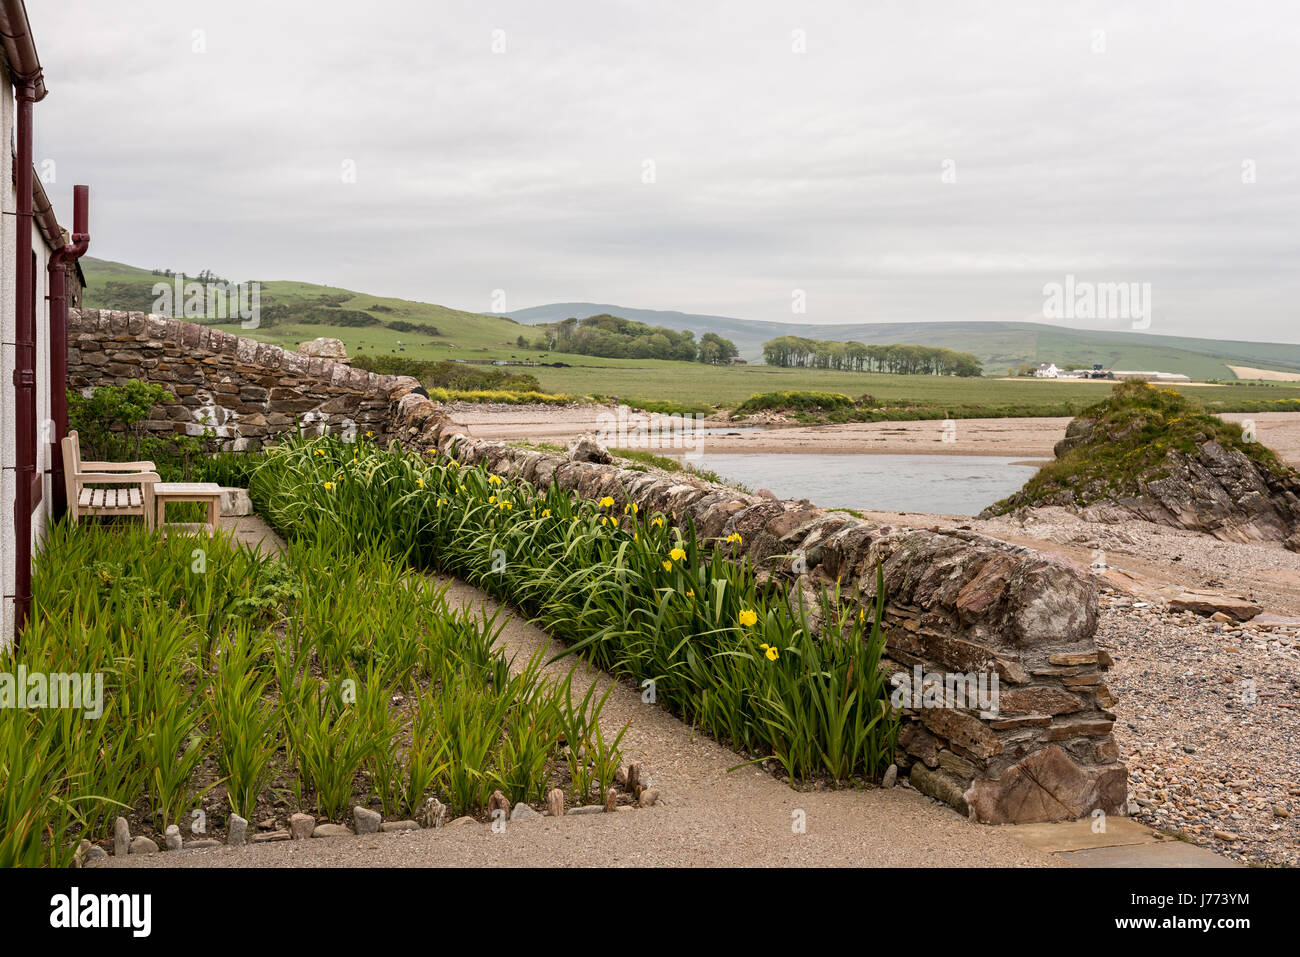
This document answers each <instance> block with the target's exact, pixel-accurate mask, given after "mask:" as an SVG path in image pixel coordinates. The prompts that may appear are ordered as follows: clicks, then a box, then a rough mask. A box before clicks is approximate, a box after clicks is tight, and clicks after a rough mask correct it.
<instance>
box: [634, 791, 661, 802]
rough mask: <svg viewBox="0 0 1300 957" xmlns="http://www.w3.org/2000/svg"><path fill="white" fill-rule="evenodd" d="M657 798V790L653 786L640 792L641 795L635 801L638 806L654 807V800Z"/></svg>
mask: <svg viewBox="0 0 1300 957" xmlns="http://www.w3.org/2000/svg"><path fill="white" fill-rule="evenodd" d="M658 800H659V792H658V791H657V790H655V789H654V788H646V789H645V790H644V791H642V792H641V796H640V797H639V798H637V801H636V803H637V805H638V806H639V807H654V805H655V802H656V801H658Z"/></svg>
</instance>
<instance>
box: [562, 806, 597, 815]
mask: <svg viewBox="0 0 1300 957" xmlns="http://www.w3.org/2000/svg"><path fill="white" fill-rule="evenodd" d="M564 813H565V814H604V813H605V805H603V804H584V805H583V806H582V807H571V808H569V809H568V810H567V811H565V812H564Z"/></svg>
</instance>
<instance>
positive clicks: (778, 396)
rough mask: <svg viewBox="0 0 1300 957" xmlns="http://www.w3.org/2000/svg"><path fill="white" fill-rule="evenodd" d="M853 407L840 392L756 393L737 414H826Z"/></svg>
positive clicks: (737, 409) (743, 403)
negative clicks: (774, 412)
mask: <svg viewBox="0 0 1300 957" xmlns="http://www.w3.org/2000/svg"><path fill="white" fill-rule="evenodd" d="M853 405H854V402H853V400H852V399H850V398H849V397H848V396H847V395H843V394H841V393H839V392H756V393H754V394H753V395H751V396H750V397H749V398H748V399H746V400H745V401H744V402H742V403H740V405H738V406H736V412H740V413H744V412H762V411H766V410H771V409H779V410H792V411H798V412H826V411H829V410H831V409H847V408H852V407H853Z"/></svg>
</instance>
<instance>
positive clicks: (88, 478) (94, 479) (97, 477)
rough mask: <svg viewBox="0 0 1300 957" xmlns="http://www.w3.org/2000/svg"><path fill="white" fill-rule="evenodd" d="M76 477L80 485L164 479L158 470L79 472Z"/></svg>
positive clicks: (131, 482) (132, 483) (136, 482)
mask: <svg viewBox="0 0 1300 957" xmlns="http://www.w3.org/2000/svg"><path fill="white" fill-rule="evenodd" d="M74 478H75V479H76V480H77V483H78V484H79V485H144V484H148V485H153V484H154V483H155V482H161V481H162V479H160V478H159V477H158V473H157V472H129V473H123V472H118V473H100V472H78V473H76V475H75V476H74Z"/></svg>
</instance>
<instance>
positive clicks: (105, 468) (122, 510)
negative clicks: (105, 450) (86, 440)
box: [63, 430, 159, 528]
mask: <svg viewBox="0 0 1300 957" xmlns="http://www.w3.org/2000/svg"><path fill="white" fill-rule="evenodd" d="M63 474H64V482H65V484H66V486H67V492H68V517H69V519H70V521H71V522H72V524H74V525H75V524H76V523H77V522H78V521H79V520H80V519H81V518H82V517H83V516H92V515H123V516H135V515H138V516H140V518H142V519H144V523H145V525H147V526H148V527H149V528H153V527H154V495H153V488H154V485H155V484H156V483H157V482H158V481H159V477H158V473H157V471H156V470H155V466H154V464H153V463H152V462H83V461H82V459H81V437H80V436H79V435H77V433H76V431H75V430H74V431H72V432H69V433H68V434H67V437H66V438H64V440H63ZM105 485H110V486H119V487H115V488H100V487H98V486H105ZM121 486H125V487H121Z"/></svg>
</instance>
